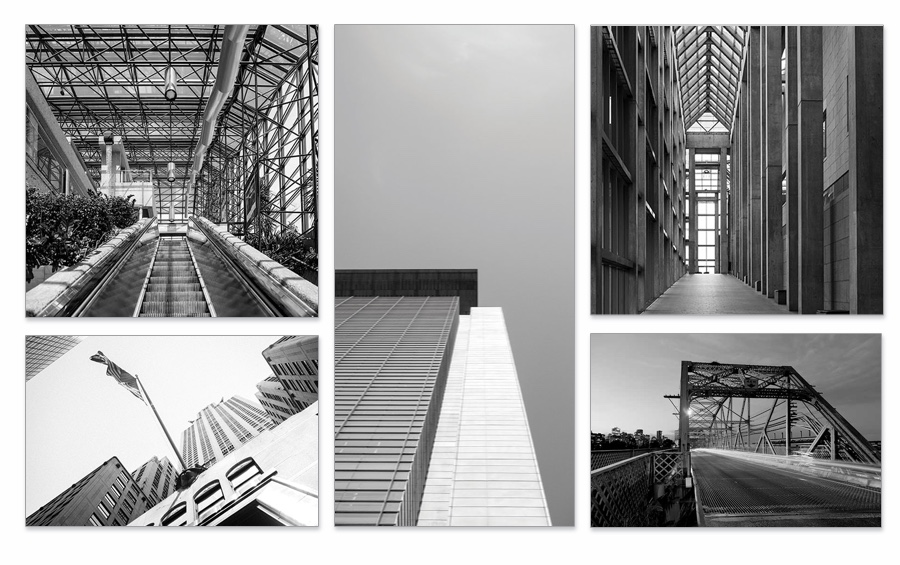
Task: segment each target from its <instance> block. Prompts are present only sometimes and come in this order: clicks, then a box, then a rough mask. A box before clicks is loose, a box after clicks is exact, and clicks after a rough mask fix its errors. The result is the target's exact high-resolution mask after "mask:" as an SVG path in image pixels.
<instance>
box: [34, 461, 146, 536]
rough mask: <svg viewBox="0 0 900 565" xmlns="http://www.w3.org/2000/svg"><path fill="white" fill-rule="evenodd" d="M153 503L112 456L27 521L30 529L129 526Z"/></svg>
mask: <svg viewBox="0 0 900 565" xmlns="http://www.w3.org/2000/svg"><path fill="white" fill-rule="evenodd" d="M149 507H150V504H149V502H148V500H147V497H146V496H144V494H143V493H142V492H141V489H140V487H138V485H137V482H135V481H134V479H132V477H131V475H130V474H129V473H128V471H127V470H126V469H125V468H124V467H123V466H122V463H121V462H120V461H119V459H118V458H117V457H112V458H110V459H109V460H107V461H106V462H104V463H103V464H102V465H100V466H99V467H97V468H96V469H94V470H93V471H91V472H90V473H88V474H87V475H86V476H85V477H84V478H83V479H81V480H80V481H78V482H77V483H75V484H74V485H72V486H71V487H69V488H68V489H66V490H65V491H63V492H62V493H61V494H59V495H58V496H57V497H56V498H54V499H53V500H51V501H50V502H48V503H47V504H45V505H43V506H41V507H40V508H39V509H38V510H37V511H35V512H34V513H32V514H31V516H28V518H26V519H25V525H26V526H125V525H127V524H128V523H129V522H131V521H132V520H133V519H134V518H136V517H137V516H140V515H141V514H143V513H144V512H146V511H147V508H149Z"/></svg>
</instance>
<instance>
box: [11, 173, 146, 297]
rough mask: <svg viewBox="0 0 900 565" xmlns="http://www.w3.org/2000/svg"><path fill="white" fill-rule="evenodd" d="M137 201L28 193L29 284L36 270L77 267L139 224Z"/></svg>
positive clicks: (100, 195) (95, 196)
mask: <svg viewBox="0 0 900 565" xmlns="http://www.w3.org/2000/svg"><path fill="white" fill-rule="evenodd" d="M137 216H138V210H137V208H135V205H134V198H133V197H132V196H130V195H129V196H128V197H125V198H122V197H118V196H116V197H109V196H106V195H103V194H97V193H94V194H90V195H88V196H76V195H71V196H62V195H57V194H52V193H41V192H38V190H37V189H36V188H34V187H28V188H26V190H25V280H26V281H28V282H30V281H31V279H32V278H34V269H35V268H37V267H41V266H44V265H50V267H51V269H52V270H53V272H56V271H58V270H59V269H61V268H63V267H68V266H71V265H74V264H75V263H77V262H79V261H81V260H82V259H84V258H85V257H86V256H87V255H88V254H89V253H90V252H92V251H93V250H95V249H97V247H99V246H100V245H102V244H103V243H105V242H106V241H108V240H109V239H110V238H112V237H113V236H114V235H115V234H116V233H117V232H118V231H119V230H121V229H122V228H126V227H128V226H130V225H132V224H133V223H134V222H136V221H137Z"/></svg>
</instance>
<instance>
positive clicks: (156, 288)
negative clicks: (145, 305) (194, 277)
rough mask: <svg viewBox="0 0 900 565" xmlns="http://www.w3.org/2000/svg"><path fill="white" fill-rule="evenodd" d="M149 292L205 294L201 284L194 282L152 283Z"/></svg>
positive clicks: (148, 288)
mask: <svg viewBox="0 0 900 565" xmlns="http://www.w3.org/2000/svg"><path fill="white" fill-rule="evenodd" d="M147 292H201V293H202V292H203V289H201V288H200V283H199V282H197V281H194V282H180V283H176V282H170V281H162V282H151V283H150V285H149V286H148V287H147Z"/></svg>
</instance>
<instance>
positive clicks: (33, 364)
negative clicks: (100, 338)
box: [25, 335, 81, 381]
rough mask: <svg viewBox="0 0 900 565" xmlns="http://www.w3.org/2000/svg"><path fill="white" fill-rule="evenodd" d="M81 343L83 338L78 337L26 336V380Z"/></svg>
mask: <svg viewBox="0 0 900 565" xmlns="http://www.w3.org/2000/svg"><path fill="white" fill-rule="evenodd" d="M79 343H81V337H79V336H76V335H28V336H25V380H26V381H27V380H30V379H31V377H33V376H35V375H37V374H38V373H40V372H41V371H43V370H44V369H46V368H47V367H48V366H49V365H50V364H51V363H53V362H54V361H56V360H57V359H59V358H60V357H62V356H63V355H65V354H66V353H68V352H69V350H70V349H72V348H73V347H75V346H76V345H78V344H79Z"/></svg>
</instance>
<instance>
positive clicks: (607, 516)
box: [590, 333, 882, 528]
mask: <svg viewBox="0 0 900 565" xmlns="http://www.w3.org/2000/svg"><path fill="white" fill-rule="evenodd" d="M881 373H882V370H881V335H880V334H690V333H684V334H592V335H591V490H590V492H591V526H592V527H705V528H735V527H790V528H798V527H805V528H814V527H817V528H822V527H880V526H881V486H882V475H881V433H882V426H881V405H882V396H881V390H882V382H881Z"/></svg>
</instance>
